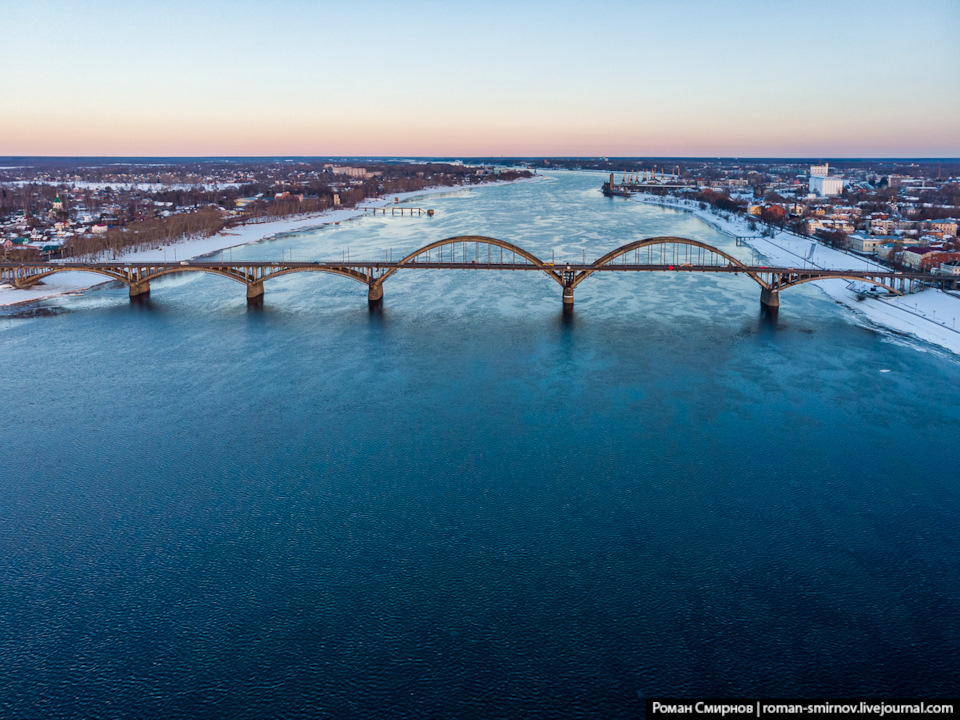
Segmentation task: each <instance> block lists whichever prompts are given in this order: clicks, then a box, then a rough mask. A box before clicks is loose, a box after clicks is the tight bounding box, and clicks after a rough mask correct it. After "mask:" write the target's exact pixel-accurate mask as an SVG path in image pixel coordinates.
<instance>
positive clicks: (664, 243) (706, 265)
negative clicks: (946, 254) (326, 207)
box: [0, 235, 956, 309]
mask: <svg viewBox="0 0 960 720" xmlns="http://www.w3.org/2000/svg"><path fill="white" fill-rule="evenodd" d="M401 270H403V271H407V270H475V271H478V270H512V271H526V272H534V273H542V274H544V275H546V276H547V277H548V278H550V279H551V280H553V281H554V282H556V283H557V284H558V285H560V287H561V288H562V299H563V304H564V306H565V307H572V306H573V298H574V291H575V290H576V288H577V286H578V285H580V283H582V282H583V281H584V280H586V279H587V278H588V277H590V276H591V275H593V274H595V273H607V272H621V273H622V272H680V273H715V274H734V275H739V274H743V275H746V276H747V277H749V278H751V279H752V280H753V281H754V282H756V283H757V285H759V286H760V303H761V305H762V306H763V307H765V308H767V309H775V308H777V307H779V305H780V292H781V291H782V290H786V289H788V288H792V287H796V286H799V285H803V284H805V283H809V282H814V281H817V280H830V279H843V280H854V281H859V282H864V283H869V284H871V285H876V286H878V287H880V288H883V289H885V290H887V291H888V292H890V293H894V294H897V295H901V294H903V293H906V292H912V291H913V290H914V289H915V288H916V287H917V286H918V285H922V284H926V283H931V282H941V283H944V282H953V283H955V282H956V281H955V280H954V281H951V280H950V279H946V278H937V277H935V276H931V275H929V274H928V273H922V272H916V273H901V272H894V271H880V270H823V269H820V268H792V267H791V268H785V267H767V266H757V265H746V264H744V263H743V262H741V261H740V260H738V259H737V258H735V257H733V256H732V255H729V254H727V253H726V252H724V251H723V250H720V249H718V248H715V247H713V246H711V245H707V244H706V243H702V242H699V241H697V240H690V239H688V238H681V237H672V236H664V237H653V238H646V239H643V240H637V241H634V242H630V243H627V244H626V245H622V246H621V247H618V248H617V249H616V250H611V251H610V252H608V253H607V254H606V255H603V256H602V257H600V258H598V259H596V260H594V261H593V262H592V263H587V262H586V258H585V257H584V259H583V262H580V263H571V262H566V261H564V262H561V263H555V262H553V261H544V260H541V259H540V258H538V257H537V256H536V255H534V254H532V253H530V252H528V251H527V250H524V249H523V248H521V247H518V246H517V245H513V244H512V243H509V242H507V241H505V240H499V239H497V238H491V237H484V236H481V235H458V236H456V237H449V238H445V239H443V240H438V241H436V242H433V243H430V244H429V245H425V246H424V247H422V248H420V249H418V250H416V251H414V252H412V253H410V254H409V255H407V256H406V257H404V258H403V259H401V260H397V261H393V260H392V259H390V258H389V254H387V256H386V257H385V259H384V260H375V261H371V260H367V261H359V260H354V261H351V260H346V259H344V260H341V261H319V260H318V261H316V262H253V261H237V262H233V261H230V262H227V261H223V260H216V261H193V260H190V261H188V260H183V261H180V262H58V263H47V262H3V263H0V283H9V284H10V285H12V286H14V287H16V288H29V287H33V286H34V285H36V284H38V283H39V282H41V281H42V280H43V279H44V278H46V277H50V276H51V275H54V274H56V273H62V272H89V273H95V274H98V275H101V276H103V277H105V278H108V279H109V280H116V281H119V282H121V283H123V284H124V285H126V286H127V287H128V288H129V291H130V297H131V298H136V297H140V296H144V295H146V294H148V293H149V292H150V283H151V282H152V281H154V280H157V279H159V278H161V277H163V276H165V275H174V274H177V275H179V274H183V273H208V274H211V275H220V276H222V277H226V278H230V279H231V280H233V281H235V282H237V283H240V284H241V285H244V286H245V287H246V294H247V300H248V302H251V303H259V302H262V300H263V295H264V283H265V282H266V281H267V280H272V279H273V278H279V277H283V276H284V275H290V274H292V273H303V272H320V273H329V274H333V275H340V276H343V277H347V278H350V279H351V280H355V281H356V282H358V283H361V284H363V285H365V286H366V287H367V299H368V301H369V302H370V304H371V305H377V304H379V303H381V302H382V300H383V284H384V282H385V281H386V280H387V279H388V278H389V277H391V276H392V275H394V274H395V273H397V272H399V271H401Z"/></svg>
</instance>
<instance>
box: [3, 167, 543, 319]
mask: <svg viewBox="0 0 960 720" xmlns="http://www.w3.org/2000/svg"><path fill="white" fill-rule="evenodd" d="M541 177H542V176H535V177H533V178H529V179H528V178H522V179H520V180H511V181H504V182H492V183H484V184H482V185H469V186H461V185H454V186H443V187H433V188H425V189H423V190H416V191H413V192H406V193H397V194H395V195H391V196H390V197H389V198H380V199H377V200H367V201H365V202H363V203H361V204H360V205H358V206H357V207H354V208H347V209H343V210H329V211H327V212H323V213H317V214H313V215H302V216H297V217H294V218H288V219H284V220H271V221H267V222H254V223H249V224H247V225H240V226H237V227H232V228H230V229H228V230H224V231H223V232H220V233H218V234H216V235H212V236H210V237H206V238H195V239H188V240H183V241H181V242H178V243H174V244H172V245H165V246H163V247H160V248H157V249H154V250H143V251H140V252H130V253H126V254H124V255H121V256H119V257H117V258H116V259H113V258H111V260H112V261H115V262H156V261H160V262H168V261H176V260H189V259H191V258H199V257H203V256H204V255H210V254H212V253H215V252H219V251H220V250H226V249H228V248H232V247H237V246H239V245H247V244H249V243H254V242H259V241H261V240H267V239H270V238H272V237H275V236H278V235H285V234H289V233H293V232H300V231H303V230H308V229H310V228H315V227H320V226H322V225H328V224H330V223H337V222H342V221H344V220H349V219H351V218H355V217H358V216H361V215H363V214H364V208H374V207H385V206H388V205H391V204H393V199H394V198H398V199H399V200H400V201H401V202H403V201H406V200H410V199H411V198H415V197H422V196H425V195H436V194H440V193H448V192H457V191H459V190H476V189H480V188H484V187H492V186H496V185H505V184H510V183H515V182H532V181H534V180H539V179H541ZM102 284H104V280H103V279H102V276H100V275H96V274H93V273H83V272H63V273H57V274H55V275H52V276H50V277H48V278H46V279H45V280H44V281H43V282H42V283H41V284H39V285H37V286H35V287H32V288H28V289H26V290H17V289H15V288H13V287H11V286H9V285H0V306H2V305H14V304H17V303H25V302H32V301H34V300H41V299H44V298H49V297H56V296H58V295H66V294H70V293H76V292H80V291H82V290H87V289H89V288H91V287H94V286H96V285H102Z"/></svg>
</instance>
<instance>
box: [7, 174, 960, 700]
mask: <svg viewBox="0 0 960 720" xmlns="http://www.w3.org/2000/svg"><path fill="white" fill-rule="evenodd" d="M601 180H602V178H601V176H599V175H591V174H586V173H584V174H579V173H557V174H553V175H551V176H550V177H549V178H548V179H546V180H544V181H542V182H535V183H527V184H518V185H512V186H500V187H491V188H483V189H476V190H467V191H460V192H453V193H450V194H448V195H444V196H432V197H429V198H423V199H421V200H419V201H413V202H412V203H411V204H414V205H420V206H424V207H434V208H436V210H437V215H436V216H435V217H434V218H430V219H428V218H425V217H423V218H416V217H415V218H409V217H406V218H402V219H401V218H399V217H397V218H391V217H390V216H389V215H388V216H387V217H385V218H384V217H378V218H376V219H374V218H362V219H358V220H353V221H349V222H344V223H342V224H340V225H337V226H329V227H324V228H322V229H319V230H314V231H310V232H306V233H302V234H299V235H294V236H288V237H283V238H276V239H274V240H271V241H267V242H263V243H260V244H257V245H251V246H247V247H244V248H236V249H234V250H233V251H232V257H233V259H235V260H236V259H240V258H251V259H264V260H267V259H279V258H280V256H281V253H288V252H291V251H292V253H293V257H294V259H297V260H300V259H303V260H310V259H337V258H339V257H341V253H345V252H346V249H347V248H349V252H350V254H351V257H354V258H370V259H376V258H378V257H383V255H384V253H385V252H389V251H390V250H391V249H392V252H393V257H394V258H395V259H396V258H399V257H400V256H402V255H403V254H405V253H406V252H409V251H410V250H412V249H414V248H417V247H420V246H422V245H424V244H426V243H427V242H429V241H432V240H436V239H439V238H442V237H447V236H452V235H458V234H465V233H470V234H483V235H490V236H493V237H499V238H503V239H506V240H509V241H511V242H514V243H516V244H518V245H520V246H521V247H524V248H527V249H529V250H531V251H532V252H534V253H536V254H538V255H540V256H541V257H544V258H549V257H551V255H553V256H554V257H556V259H557V260H562V259H570V260H578V259H581V258H582V256H583V255H584V254H585V255H586V258H587V259H588V260H590V259H592V258H595V257H597V256H599V255H601V254H603V253H605V252H607V251H609V250H611V249H613V248H615V247H617V246H619V245H622V244H624V243H626V242H628V241H630V240H634V239H639V238H642V237H650V236H655V235H679V236H684V237H689V238H693V239H697V240H701V241H704V242H707V243H710V244H713V245H716V246H718V247H720V248H723V249H726V250H727V251H729V252H731V253H733V254H739V255H740V256H742V257H744V258H749V254H748V253H749V252H750V251H749V250H746V249H744V248H736V247H735V244H734V242H733V240H732V239H731V238H728V237H726V236H724V235H721V234H719V233H718V232H716V231H715V230H713V229H712V228H710V227H709V226H707V225H705V224H703V223H702V222H700V221H699V220H696V219H694V218H692V217H691V216H689V215H685V214H681V213H677V212H674V211H670V210H663V209H660V208H655V207H647V206H642V205H639V204H636V203H629V202H624V201H622V200H619V201H614V200H610V199H605V198H603V197H601V195H600V194H599V192H598V188H599V185H600V182H601ZM384 287H385V303H384V307H383V310H382V311H381V312H378V313H372V314H371V313H370V312H369V311H368V309H367V299H366V290H365V288H364V287H363V286H361V285H359V284H357V283H355V282H353V281H350V280H348V279H345V278H338V277H335V276H331V275H322V274H304V275H292V276H287V277H284V278H281V279H277V280H273V281H269V282H268V283H267V285H266V298H265V304H264V306H263V308H261V309H259V310H248V309H247V305H246V300H245V297H244V293H243V288H242V287H241V286H240V285H237V284H235V283H233V282H231V281H229V280H226V279H223V278H216V277H212V276H208V275H187V276H184V277H171V278H168V279H166V280H164V281H161V282H155V283H154V284H153V291H152V296H151V298H150V300H149V303H148V304H146V305H136V304H131V303H130V302H129V300H128V299H127V293H126V289H125V288H122V287H109V286H107V287H102V288H98V289H94V290H91V291H88V292H86V293H85V294H83V295H81V296H76V297H67V298H60V299H56V300H51V301H47V302H44V303H40V304H38V305H35V306H33V307H32V308H29V309H28V310H26V311H24V310H23V308H20V309H17V310H9V309H8V310H6V311H5V313H4V314H3V315H0V352H2V359H3V367H2V369H0V387H2V394H0V397H2V405H0V716H2V717H4V718H37V717H47V718H75V717H84V718H119V717H138V718H153V717H157V718H159V717H164V718H206V717H209V718H214V717H233V718H260V717H285V718H286V717H291V718H292V717H305V718H306V717H309V718H384V717H390V718H426V717H437V718H439V717H448V718H454V717H456V718H494V717H496V718H520V717H540V718H577V717H583V718H588V717H589V718H633V717H637V716H638V715H639V713H640V708H641V707H642V703H643V698H646V697H658V696H660V697H662V696H674V697H682V696H698V695H699V696H713V697H737V696H751V695H752V696H766V697H798V696H810V697H843V696H851V695H873V696H879V697H904V696H906V697H909V696H928V697H934V696H950V695H955V693H956V691H957V688H958V687H960V685H958V675H957V668H958V667H960V460H958V450H957V447H958V442H957V441H958V431H960V364H958V362H957V360H956V358H955V357H953V356H948V355H945V354H943V353H940V352H938V351H937V350H935V349H934V348H932V347H930V346H925V345H923V344H920V343H915V342H913V341H910V340H906V339H901V338H896V337H893V336H891V335H889V334H884V333H878V332H876V331H874V330H872V329H869V328H867V327H862V326H861V325H859V324H858V323H857V322H856V320H855V318H854V317H853V316H852V315H851V314H850V313H849V312H848V311H847V310H845V309H843V308H841V307H839V306H837V305H835V304H834V303H832V302H831V301H830V300H829V299H827V298H826V297H825V296H823V295H822V294H821V293H820V292H819V291H818V290H817V289H816V288H813V287H810V286H806V287H803V288H797V289H793V290H789V291H786V292H784V293H783V296H782V298H781V302H782V305H781V309H780V313H779V317H777V318H776V319H773V320H772V319H769V318H766V317H764V316H762V315H761V312H760V304H759V289H758V288H757V286H756V285H755V284H754V283H753V282H752V281H750V280H749V279H746V278H742V277H728V276H717V277H712V276H694V275H690V274H681V273H676V274H671V275H653V274H639V275H637V274H629V275H628V274H622V275H621V274H607V275H601V276H594V277H592V278H589V279H588V280H586V281H585V282H584V283H583V284H581V285H580V286H579V287H578V289H577V297H576V301H577V302H576V309H575V311H574V313H573V316H572V317H566V318H565V317H564V316H563V314H562V312H561V302H560V287H559V286H558V285H557V284H556V283H554V282H552V281H550V280H549V279H547V278H546V277H543V276H537V275H534V274H532V273H508V272H483V271H474V272H470V271H462V272H439V271H407V272H400V273H398V274H397V275H395V276H393V277H392V278H390V279H389V280H388V281H387V282H386V283H385V286H384Z"/></svg>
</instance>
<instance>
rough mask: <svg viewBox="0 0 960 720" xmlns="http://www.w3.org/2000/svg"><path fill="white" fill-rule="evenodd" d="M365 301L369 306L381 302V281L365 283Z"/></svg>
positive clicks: (380, 303) (374, 305)
mask: <svg viewBox="0 0 960 720" xmlns="http://www.w3.org/2000/svg"><path fill="white" fill-rule="evenodd" d="M367 302H369V303H370V306H371V307H376V306H378V305H382V304H383V285H382V284H381V283H378V282H373V283H370V284H369V285H367Z"/></svg>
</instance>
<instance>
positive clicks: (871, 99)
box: [0, 0, 960, 157]
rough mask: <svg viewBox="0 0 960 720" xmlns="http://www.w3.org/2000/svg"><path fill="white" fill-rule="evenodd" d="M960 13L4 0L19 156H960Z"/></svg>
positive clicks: (957, 7) (3, 79) (3, 37)
mask: <svg viewBox="0 0 960 720" xmlns="http://www.w3.org/2000/svg"><path fill="white" fill-rule="evenodd" d="M958 37H960V1H958V0H910V2H905V1H903V0H899V1H898V2H888V1H887V0H869V1H861V0H829V1H824V0H806V1H805V2H802V3H797V2H786V0H727V1H725V2H723V1H716V0H673V1H671V2H667V1H666V0H655V1H648V0H630V1H625V0H606V1H605V2H586V1H584V2H573V1H567V0H551V1H549V2H546V1H544V2H541V1H539V0H536V1H533V0H531V1H528V2H524V1H523V0H512V1H509V2H507V1H504V2H501V1H499V0H489V1H487V2H479V1H476V2H468V1H460V2H457V1H456V0H444V1H443V2H440V1H433V0H406V1H405V2H397V1H396V0H392V1H390V2H386V1H383V2H381V1H379V0H338V2H335V3H334V2H324V1H322V0H319V1H313V2H310V1H308V0H271V1H270V2H266V1H264V0H258V1H257V2H250V1H248V0H192V1H190V2H187V1H185V0H164V1H163V2H153V1H146V0H141V1H140V2H138V1H137V0H128V1H126V2H119V1H116V0H86V1H85V2H79V1H78V0H29V2H24V1H22V0H0V98H2V101H0V155H70V156H83V155H128V156H129V155H137V156H196V155H204V156H208V155H216V156H222V155H244V156H250V155H298V156H314V155H316V156H341V155H346V156H363V155H388V156H463V157H471V156H472V157H476V156H498V155H506V156H544V155H551V156H718V157H719V156H724V157H727V156H734V157H783V156H789V157H960V42H958V40H957V38H958Z"/></svg>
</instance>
